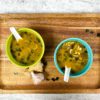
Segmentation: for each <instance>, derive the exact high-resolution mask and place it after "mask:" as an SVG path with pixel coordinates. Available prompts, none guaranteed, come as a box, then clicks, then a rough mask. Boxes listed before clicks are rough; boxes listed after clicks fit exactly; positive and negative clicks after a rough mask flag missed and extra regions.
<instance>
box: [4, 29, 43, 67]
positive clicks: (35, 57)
mask: <svg viewBox="0 0 100 100" xmlns="http://www.w3.org/2000/svg"><path fill="white" fill-rule="evenodd" d="M17 31H18V33H19V34H20V36H21V37H22V39H20V40H19V41H16V39H15V38H14V36H13V35H12V34H11V35H10V36H9V37H8V39H7V42H6V54H7V56H8V58H9V59H10V61H11V62H12V63H14V64H16V65H18V66H20V67H23V68H27V67H30V66H34V65H36V64H37V63H38V62H39V61H40V60H41V59H42V57H43V54H44V51H45V45H44V41H43V38H42V37H41V35H40V34H39V33H38V32H36V31H35V30H33V29H30V28H19V29H18V30H17Z"/></svg>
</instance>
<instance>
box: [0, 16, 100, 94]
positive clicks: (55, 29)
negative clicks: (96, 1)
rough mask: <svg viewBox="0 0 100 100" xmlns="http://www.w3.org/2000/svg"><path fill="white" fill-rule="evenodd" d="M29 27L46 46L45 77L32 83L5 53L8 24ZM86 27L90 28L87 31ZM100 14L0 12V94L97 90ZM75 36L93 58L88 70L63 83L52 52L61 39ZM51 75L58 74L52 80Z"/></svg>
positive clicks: (99, 62) (99, 55) (98, 84)
mask: <svg viewBox="0 0 100 100" xmlns="http://www.w3.org/2000/svg"><path fill="white" fill-rule="evenodd" d="M10 26H15V27H16V28H21V27H29V28H32V29H35V30H36V31H38V32H39V33H40V34H41V36H42V37H43V39H44V41H45V45H46V50H45V55H44V59H45V60H46V61H47V66H46V73H45V75H46V78H49V79H50V80H49V81H47V80H45V81H43V82H42V83H41V84H39V85H34V84H33V82H32V79H31V76H30V73H28V72H25V70H24V69H21V68H19V67H17V66H15V65H13V64H12V63H11V62H10V61H9V60H8V58H7V56H6V54H5V45H6V39H7V38H8V36H9V35H10V31H9V27H10ZM86 29H89V30H90V31H93V32H94V33H93V34H91V33H89V32H86ZM99 32H100V14H1V15H0V52H1V53H0V93H100V37H97V33H99ZM70 37H77V38H81V39H83V40H85V41H86V42H87V43H88V44H89V45H90V46H91V48H92V50H93V54H94V61H93V64H92V67H91V69H90V70H89V71H88V72H87V73H86V74H85V75H84V76H82V77H79V78H71V79H70V81H69V83H65V82H63V75H61V74H60V73H59V72H58V71H57V69H56V68H55V65H54V62H53V53H54V50H55V48H56V46H57V44H58V43H59V42H60V41H62V40H63V39H66V38H70ZM52 77H59V80H58V81H52V80H51V78H52Z"/></svg>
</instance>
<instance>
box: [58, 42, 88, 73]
mask: <svg viewBox="0 0 100 100" xmlns="http://www.w3.org/2000/svg"><path fill="white" fill-rule="evenodd" d="M87 61H88V54H87V50H86V48H85V47H84V46H83V45H82V44H81V43H79V42H76V41H70V42H66V43H64V44H63V45H62V46H61V47H60V48H59V50H58V52H57V62H58V64H59V66H60V67H61V68H63V67H65V66H68V67H71V71H72V72H73V73H76V72H79V71H80V70H82V69H83V67H84V66H85V65H86V64H87Z"/></svg>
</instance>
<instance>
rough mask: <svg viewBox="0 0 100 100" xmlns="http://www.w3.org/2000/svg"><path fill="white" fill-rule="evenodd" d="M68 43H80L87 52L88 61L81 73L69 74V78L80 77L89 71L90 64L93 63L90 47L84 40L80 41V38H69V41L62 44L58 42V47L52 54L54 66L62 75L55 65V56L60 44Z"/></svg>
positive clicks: (66, 40) (59, 68) (58, 67)
mask: <svg viewBox="0 0 100 100" xmlns="http://www.w3.org/2000/svg"><path fill="white" fill-rule="evenodd" d="M69 41H77V42H79V43H81V44H82V45H84V46H85V48H86V49H87V52H88V61H87V64H86V66H84V68H83V69H82V70H81V71H79V72H77V73H75V74H72V73H71V74H70V77H78V76H82V75H83V74H85V73H86V72H87V71H88V70H89V69H90V67H91V64H92V62H93V54H92V49H91V48H90V46H89V45H88V44H87V43H86V42H85V41H84V40H82V39H80V38H69V39H65V40H63V41H62V42H60V44H58V46H57V47H56V49H55V52H54V63H55V66H56V68H57V69H58V71H59V72H60V73H61V74H64V72H63V71H62V69H61V67H60V66H59V64H58V63H57V59H56V55H57V52H58V50H59V48H60V46H61V45H62V44H64V43H65V42H69Z"/></svg>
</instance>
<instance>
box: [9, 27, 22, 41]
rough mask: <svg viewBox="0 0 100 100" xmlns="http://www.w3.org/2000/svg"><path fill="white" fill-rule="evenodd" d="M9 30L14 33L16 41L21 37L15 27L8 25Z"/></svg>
mask: <svg viewBox="0 0 100 100" xmlns="http://www.w3.org/2000/svg"><path fill="white" fill-rule="evenodd" d="M10 31H11V32H12V34H13V35H14V37H15V38H16V40H17V41H18V40H19V39H22V38H21V36H20V35H19V33H18V32H17V31H16V29H15V28H14V27H10Z"/></svg>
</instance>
